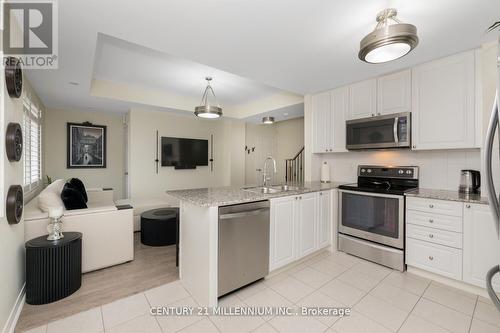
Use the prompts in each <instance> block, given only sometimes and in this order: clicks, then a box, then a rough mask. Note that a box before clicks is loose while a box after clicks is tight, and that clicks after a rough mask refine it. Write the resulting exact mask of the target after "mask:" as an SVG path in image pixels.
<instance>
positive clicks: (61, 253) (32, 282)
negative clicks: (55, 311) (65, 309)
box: [25, 232, 82, 305]
mask: <svg viewBox="0 0 500 333" xmlns="http://www.w3.org/2000/svg"><path fill="white" fill-rule="evenodd" d="M25 247H26V303H28V304H33V305H39V304H47V303H51V302H55V301H58V300H60V299H63V298H65V297H67V296H69V295H71V294H73V293H74V292H75V291H77V290H78V289H80V286H81V285H82V234H81V233H79V232H67V233H66V234H65V237H64V238H63V239H59V240H55V241H51V240H47V237H46V236H40V237H37V238H34V239H31V240H29V241H27V242H26V245H25Z"/></svg>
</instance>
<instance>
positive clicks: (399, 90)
mask: <svg viewBox="0 0 500 333" xmlns="http://www.w3.org/2000/svg"><path fill="white" fill-rule="evenodd" d="M410 111H411V71H410V70H409V69H407V70H404V71H401V72H397V73H393V74H389V75H385V76H382V77H379V78H378V80H377V114H378V115H385V114H392V113H400V112H410Z"/></svg>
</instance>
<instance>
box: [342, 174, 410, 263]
mask: <svg viewBox="0 0 500 333" xmlns="http://www.w3.org/2000/svg"><path fill="white" fill-rule="evenodd" d="M417 187H418V167H415V166H405V167H394V166H373V165H360V166H358V183H357V184H346V185H341V186H339V192H340V193H339V242H338V248H339V250H341V251H344V252H347V253H350V254H353V255H356V256H359V257H362V258H365V259H368V260H371V261H374V262H377V263H379V264H382V265H385V266H389V267H391V268H394V269H398V270H400V271H403V270H404V269H405V264H404V238H405V237H404V235H405V233H404V230H405V196H404V193H405V192H407V191H411V190H413V189H415V188H417Z"/></svg>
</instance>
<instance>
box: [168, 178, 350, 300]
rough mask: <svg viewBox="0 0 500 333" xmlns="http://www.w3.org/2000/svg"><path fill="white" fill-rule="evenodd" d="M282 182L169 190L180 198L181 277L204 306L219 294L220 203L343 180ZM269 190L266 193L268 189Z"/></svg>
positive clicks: (295, 192)
mask: <svg viewBox="0 0 500 333" xmlns="http://www.w3.org/2000/svg"><path fill="white" fill-rule="evenodd" d="M287 185H288V186H289V187H288V188H286V190H284V189H282V187H281V185H279V186H270V187H267V188H264V189H263V188H262V187H244V188H239V187H217V188H200V189H187V190H173V191H167V194H169V195H171V196H172V197H175V198H176V199H178V200H179V201H180V230H179V241H180V244H179V277H180V280H181V282H182V284H183V285H184V287H185V288H186V289H187V290H188V291H189V292H190V293H191V295H192V296H193V298H195V299H196V301H197V302H198V303H199V304H200V305H201V306H216V305H217V297H218V234H219V228H218V225H219V223H218V222H219V207H223V206H229V205H236V204H241V203H250V202H257V201H265V200H270V199H276V198H281V197H293V196H296V198H298V196H301V195H307V194H308V193H313V192H321V191H329V190H331V189H334V188H337V187H338V185H340V184H339V183H335V182H333V183H320V182H310V183H303V184H287ZM264 192H266V193H264Z"/></svg>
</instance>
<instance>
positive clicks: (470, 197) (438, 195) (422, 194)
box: [405, 188, 488, 205]
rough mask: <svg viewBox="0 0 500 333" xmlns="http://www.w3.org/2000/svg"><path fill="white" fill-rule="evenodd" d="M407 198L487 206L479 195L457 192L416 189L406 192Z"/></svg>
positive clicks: (486, 202)
mask: <svg viewBox="0 0 500 333" xmlns="http://www.w3.org/2000/svg"><path fill="white" fill-rule="evenodd" d="M405 195H406V196H408V197H419V198H429V199H439V200H450V201H460V202H469V203H478V204H485V205H487V204H488V198H486V197H482V196H481V195H480V194H464V193H459V192H458V191H450V190H433V189H428V188H418V189H416V190H413V191H410V192H406V193H405Z"/></svg>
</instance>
